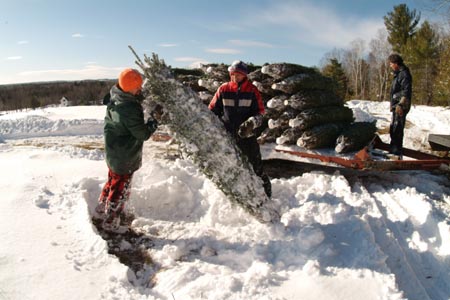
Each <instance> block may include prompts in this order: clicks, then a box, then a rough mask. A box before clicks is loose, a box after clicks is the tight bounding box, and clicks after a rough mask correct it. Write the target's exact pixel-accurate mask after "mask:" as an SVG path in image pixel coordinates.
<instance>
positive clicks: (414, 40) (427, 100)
mask: <svg viewBox="0 0 450 300" xmlns="http://www.w3.org/2000/svg"><path fill="white" fill-rule="evenodd" d="M435 3H436V5H439V6H441V7H442V6H445V7H447V8H450V1H447V0H441V1H435ZM446 12H447V13H448V20H449V21H450V10H446ZM383 19H384V24H385V29H384V30H380V31H379V32H378V35H377V37H375V38H374V39H372V40H371V41H370V43H369V45H368V47H367V45H366V44H365V42H364V41H363V40H361V39H357V40H355V41H353V42H351V44H350V46H349V48H348V49H333V50H332V51H330V52H329V53H327V54H326V55H325V57H324V58H323V60H322V65H323V67H322V68H321V69H322V73H323V74H324V75H326V76H329V77H332V78H333V79H334V80H335V81H336V82H338V85H339V93H340V95H341V96H343V97H344V98H345V99H355V98H356V99H367V100H380V101H387V100H389V89H390V84H391V80H392V74H391V70H390V69H389V63H388V61H387V58H388V56H389V54H391V53H394V52H395V53H398V54H400V55H401V56H402V57H403V59H404V61H405V64H406V65H407V66H408V67H409V68H410V70H411V73H412V76H413V103H415V104H423V105H442V106H448V105H450V32H448V31H445V30H443V27H444V26H441V25H442V24H441V25H439V24H437V23H436V24H431V23H430V22H429V21H427V20H424V21H423V22H422V23H420V20H421V14H420V12H417V11H416V10H410V9H409V8H408V6H407V5H406V4H400V5H397V6H394V8H393V10H392V11H391V12H388V13H387V14H386V15H385V16H384V18H383Z"/></svg>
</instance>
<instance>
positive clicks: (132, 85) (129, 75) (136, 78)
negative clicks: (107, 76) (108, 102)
mask: <svg viewBox="0 0 450 300" xmlns="http://www.w3.org/2000/svg"><path fill="white" fill-rule="evenodd" d="M142 82H143V80H142V76H141V74H140V73H139V72H138V71H137V70H135V69H131V68H128V69H125V70H123V71H122V73H120V75H119V87H120V88H121V89H122V91H124V92H129V91H131V90H134V89H136V88H138V87H141V86H142Z"/></svg>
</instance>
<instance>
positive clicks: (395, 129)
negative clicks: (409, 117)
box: [389, 111, 406, 155]
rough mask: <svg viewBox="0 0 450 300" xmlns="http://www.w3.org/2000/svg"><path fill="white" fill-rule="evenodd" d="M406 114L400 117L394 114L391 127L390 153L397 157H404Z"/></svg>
mask: <svg viewBox="0 0 450 300" xmlns="http://www.w3.org/2000/svg"><path fill="white" fill-rule="evenodd" d="M405 122H406V114H403V116H401V117H400V116H399V115H398V114H396V113H395V111H394V112H392V119H391V126H390V127H389V134H390V136H391V144H390V152H391V153H392V154H395V155H402V154H403V153H402V151H403V132H404V130H405Z"/></svg>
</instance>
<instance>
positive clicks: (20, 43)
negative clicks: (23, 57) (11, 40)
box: [17, 41, 28, 45]
mask: <svg viewBox="0 0 450 300" xmlns="http://www.w3.org/2000/svg"><path fill="white" fill-rule="evenodd" d="M17 44H19V45H25V44H28V41H18V42H17Z"/></svg>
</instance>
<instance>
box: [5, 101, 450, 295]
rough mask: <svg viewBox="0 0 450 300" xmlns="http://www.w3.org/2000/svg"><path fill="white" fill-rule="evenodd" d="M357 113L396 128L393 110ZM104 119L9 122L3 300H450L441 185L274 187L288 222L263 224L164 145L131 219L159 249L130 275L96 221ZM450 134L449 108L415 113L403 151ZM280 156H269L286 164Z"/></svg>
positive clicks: (418, 175)
mask: <svg viewBox="0 0 450 300" xmlns="http://www.w3.org/2000/svg"><path fill="white" fill-rule="evenodd" d="M348 105H349V106H350V107H351V108H352V109H353V110H354V115H355V116H356V117H357V118H358V119H359V120H367V119H370V118H375V119H376V120H377V127H378V128H380V129H382V128H386V127H387V126H388V124H389V119H390V115H389V112H388V104H387V103H386V102H382V103H375V102H368V101H357V100H354V101H351V102H349V103H348ZM104 112H105V107H104V106H89V107H65V108H46V109H39V110H34V111H26V112H15V113H6V112H0V166H1V170H2V172H0V188H1V191H2V198H1V200H0V228H1V229H0V234H1V237H2V242H1V244H0V299H2V300H3V299H8V300H9V299H20V300H23V299H33V300H38V299H65V300H67V299H77V300H78V299H168V300H171V299H177V300H179V299H182V300H186V299H246V300H247V299H258V300H260V299H292V300H294V299H311V300H312V299H314V300H325V299H326V300H330V299H336V300H341V299H342V300H344V299H345V300H349V299H364V300H370V299H417V300H426V299H436V300H437V299H450V258H449V257H450V217H449V216H448V214H449V212H450V206H449V203H450V182H449V179H448V177H446V176H445V175H441V174H432V173H429V172H423V171H411V172H397V173H395V172H393V173H386V174H383V175H382V176H378V177H369V178H361V179H359V180H354V181H349V180H347V179H346V178H345V177H343V176H341V175H340V174H339V173H335V174H332V175H329V174H324V173H320V172H312V173H305V174H303V175H302V176H299V177H292V178H289V179H272V186H273V201H274V202H275V203H276V204H277V205H278V207H279V210H280V212H281V214H282V218H281V223H280V224H276V225H267V224H266V225H264V224H261V223H259V222H257V221H256V220H254V219H253V218H252V217H250V216H249V215H248V214H246V213H245V212H244V211H243V210H242V209H240V208H238V207H234V206H232V205H231V204H230V202H229V201H228V200H227V199H226V198H225V197H224V195H223V194H222V193H221V192H220V191H219V190H218V189H217V188H216V187H215V186H214V185H213V184H212V183H211V181H209V180H208V179H207V178H205V176H204V175H203V174H201V173H200V172H199V170H198V169H197V168H196V167H195V165H194V164H193V163H192V162H190V161H189V160H184V159H182V158H181V157H180V156H179V155H178V152H177V151H176V149H175V147H174V146H173V145H169V144H167V143H165V142H157V141H148V142H146V143H145V146H144V164H143V167H142V168H141V169H140V170H139V171H138V172H136V173H135V177H134V178H133V188H132V192H131V199H130V203H129V206H128V207H129V208H130V209H133V210H134V213H135V215H136V219H135V221H134V223H133V226H134V227H135V228H137V229H138V230H140V231H142V232H144V233H145V234H146V235H147V236H148V237H150V238H151V240H152V242H153V244H154V245H153V246H152V247H150V248H146V249H142V251H144V252H145V253H146V254H147V255H148V256H149V257H150V258H151V259H149V260H148V261H147V262H148V264H147V265H146V266H145V267H144V268H143V269H142V270H141V271H140V272H139V274H134V272H132V271H131V270H130V269H129V267H128V266H126V265H125V264H122V263H120V262H119V260H118V258H117V257H116V256H114V255H111V254H108V246H107V243H106V241H105V240H104V239H103V238H102V237H101V236H100V235H99V234H98V232H97V231H96V229H95V227H94V226H93V225H92V223H91V220H90V212H91V211H92V209H93V207H94V206H95V204H96V201H97V198H98V195H99V193H100V190H101V187H102V185H103V184H104V181H105V180H106V175H107V167H106V165H105V162H104V154H103V151H102V143H103V139H102V131H103V116H104ZM449 128H450V109H449V108H442V107H424V106H416V107H414V108H413V109H412V111H411V113H410V114H409V115H408V124H407V129H406V137H405V146H406V147H408V148H414V149H419V150H425V149H426V148H427V139H426V138H427V134H428V133H435V134H448V132H449ZM382 139H383V140H385V141H388V137H387V136H386V135H383V136H382ZM274 147H275V145H274V144H270V145H264V146H263V148H262V149H263V156H264V157H265V158H275V157H286V156H283V155H282V154H279V153H278V154H277V153H275V151H274ZM284 155H286V154H284ZM120 247H121V249H123V250H126V249H127V248H129V247H131V245H130V244H128V243H127V242H123V243H122V245H120Z"/></svg>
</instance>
